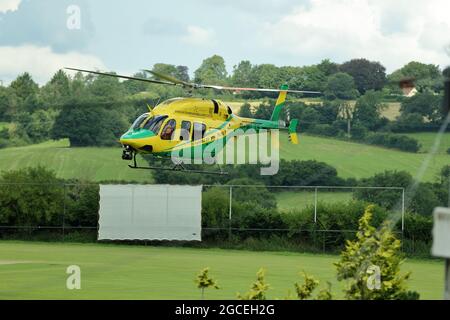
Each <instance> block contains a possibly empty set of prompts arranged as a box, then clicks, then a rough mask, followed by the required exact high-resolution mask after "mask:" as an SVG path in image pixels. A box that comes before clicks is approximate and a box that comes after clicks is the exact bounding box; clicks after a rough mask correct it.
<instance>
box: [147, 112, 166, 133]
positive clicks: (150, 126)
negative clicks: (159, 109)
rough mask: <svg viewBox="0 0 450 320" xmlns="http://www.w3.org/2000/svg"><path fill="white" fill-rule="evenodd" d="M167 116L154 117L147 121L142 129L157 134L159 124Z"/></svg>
mask: <svg viewBox="0 0 450 320" xmlns="http://www.w3.org/2000/svg"><path fill="white" fill-rule="evenodd" d="M166 118H167V116H156V117H154V118H151V119H150V120H148V121H147V123H146V124H145V125H144V129H147V130H150V131H153V132H154V133H155V134H158V131H159V129H160V128H161V124H162V123H163V121H164V119H166Z"/></svg>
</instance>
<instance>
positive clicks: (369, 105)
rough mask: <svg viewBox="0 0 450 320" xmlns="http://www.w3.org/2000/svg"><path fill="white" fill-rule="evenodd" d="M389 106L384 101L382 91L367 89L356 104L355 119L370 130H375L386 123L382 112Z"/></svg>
mask: <svg viewBox="0 0 450 320" xmlns="http://www.w3.org/2000/svg"><path fill="white" fill-rule="evenodd" d="M386 107H387V105H386V104H384V103H383V97H382V93H381V92H375V91H373V90H369V91H367V92H366V93H365V94H364V95H363V96H361V97H360V98H359V99H358V100H357V101H356V104H355V111H354V113H353V120H354V121H358V122H359V123H361V124H362V125H364V126H365V127H366V128H368V129H369V130H375V129H377V128H379V127H380V126H381V125H382V124H384V123H385V120H383V119H382V116H381V112H382V111H383V110H384V109H385V108H386Z"/></svg>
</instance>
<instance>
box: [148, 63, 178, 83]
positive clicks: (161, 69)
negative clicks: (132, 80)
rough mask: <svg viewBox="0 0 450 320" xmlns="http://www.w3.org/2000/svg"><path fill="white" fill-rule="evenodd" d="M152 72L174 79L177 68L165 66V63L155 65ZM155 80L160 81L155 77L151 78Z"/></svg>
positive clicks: (169, 65)
mask: <svg viewBox="0 0 450 320" xmlns="http://www.w3.org/2000/svg"><path fill="white" fill-rule="evenodd" d="M152 71H154V72H157V73H161V74H164V75H168V76H172V77H176V76H177V72H178V70H177V67H175V66H174V65H173V64H167V63H155V64H154V65H153V68H152ZM152 77H153V78H155V79H158V80H161V79H159V78H158V77H156V76H152Z"/></svg>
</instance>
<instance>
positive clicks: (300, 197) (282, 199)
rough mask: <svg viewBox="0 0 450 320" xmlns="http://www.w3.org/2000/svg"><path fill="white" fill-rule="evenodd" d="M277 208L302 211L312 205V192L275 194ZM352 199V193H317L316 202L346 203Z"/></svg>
mask: <svg viewBox="0 0 450 320" xmlns="http://www.w3.org/2000/svg"><path fill="white" fill-rule="evenodd" d="M275 197H276V199H277V206H278V208H279V209H281V210H292V209H303V208H304V207H306V206H311V205H314V198H315V196H314V191H283V192H277V193H275ZM352 198H353V193H352V192H340V191H339V192H328V191H321V190H318V191H317V201H318V202H325V203H329V202H347V201H349V200H351V199H352Z"/></svg>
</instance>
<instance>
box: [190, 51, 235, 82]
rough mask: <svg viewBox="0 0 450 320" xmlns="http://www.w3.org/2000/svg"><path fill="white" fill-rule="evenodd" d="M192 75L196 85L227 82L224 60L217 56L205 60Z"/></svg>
mask: <svg viewBox="0 0 450 320" xmlns="http://www.w3.org/2000/svg"><path fill="white" fill-rule="evenodd" d="M194 74H195V82H197V83H207V84H225V83H226V80H227V69H226V67H225V60H224V59H223V58H222V57H221V56H219V55H213V56H212V57H209V58H206V59H205V60H203V62H202V64H201V65H200V67H199V68H198V69H197V70H195V72H194Z"/></svg>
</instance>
